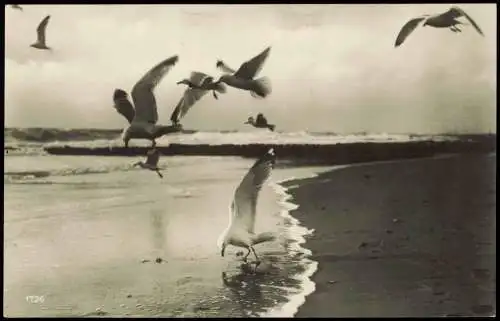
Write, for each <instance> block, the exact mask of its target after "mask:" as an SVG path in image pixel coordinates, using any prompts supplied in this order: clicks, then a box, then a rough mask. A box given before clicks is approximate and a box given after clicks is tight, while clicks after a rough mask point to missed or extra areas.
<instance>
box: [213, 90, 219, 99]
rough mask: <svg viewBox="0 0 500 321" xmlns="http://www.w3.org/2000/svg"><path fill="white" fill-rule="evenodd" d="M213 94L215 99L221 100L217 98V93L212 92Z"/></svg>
mask: <svg viewBox="0 0 500 321" xmlns="http://www.w3.org/2000/svg"><path fill="white" fill-rule="evenodd" d="M212 94H213V95H214V98H215V99H219V98H218V97H217V94H216V93H215V90H214V91H213V92H212Z"/></svg>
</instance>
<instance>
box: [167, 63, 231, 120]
mask: <svg viewBox="0 0 500 321" xmlns="http://www.w3.org/2000/svg"><path fill="white" fill-rule="evenodd" d="M213 80H214V79H213V77H210V76H208V75H207V74H204V73H202V72H198V71H193V72H192V73H191V77H189V79H183V80H181V81H179V82H177V84H178V85H180V84H184V85H187V86H188V88H186V90H185V91H184V94H183V95H182V98H181V100H180V101H179V103H178V104H177V106H175V109H174V112H173V113H172V116H171V117H170V120H171V121H172V123H174V124H177V123H179V121H180V119H181V118H182V117H184V116H185V115H186V114H187V112H188V111H189V109H191V107H193V105H194V104H195V103H196V102H197V101H198V100H200V99H201V98H202V97H203V96H205V94H206V93H207V92H208V91H210V90H211V91H212V92H213V96H214V98H215V99H218V98H217V94H216V92H218V93H221V94H223V93H225V92H226V85H224V84H223V83H215V82H214V81H213Z"/></svg>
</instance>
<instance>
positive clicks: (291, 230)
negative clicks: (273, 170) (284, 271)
mask: <svg viewBox="0 0 500 321" xmlns="http://www.w3.org/2000/svg"><path fill="white" fill-rule="evenodd" d="M315 176H317V174H312V175H310V176H309V177H315ZM288 180H289V179H287V180H286V181H288ZM270 186H271V187H272V189H273V190H274V191H275V192H276V193H277V194H278V195H280V196H281V200H280V202H279V203H280V205H281V207H282V208H283V210H282V211H281V216H282V217H283V218H285V219H286V220H287V221H288V222H289V226H288V238H289V239H291V240H292V241H293V242H290V243H289V246H288V247H289V249H288V251H289V252H291V253H290V254H292V255H293V254H295V255H298V256H300V257H301V258H300V265H302V266H304V267H305V268H304V270H303V271H302V272H301V273H298V274H297V275H294V276H292V278H293V279H294V280H296V281H297V282H298V283H299V284H300V288H299V289H297V290H295V291H290V289H289V288H287V289H286V290H287V292H288V295H287V302H285V303H284V304H281V305H278V306H275V307H273V308H271V309H268V310H267V311H266V312H264V313H260V315H259V316H260V317H289V318H290V317H293V316H294V315H295V314H296V313H297V311H298V309H299V307H300V306H301V305H302V304H304V302H305V299H306V297H307V296H308V295H309V294H311V293H313V292H314V291H315V289H316V284H315V283H314V282H313V281H312V280H311V277H312V276H313V275H314V273H315V272H316V271H317V269H318V262H316V261H313V260H311V259H309V258H308V256H310V255H311V254H312V253H311V251H310V250H308V249H306V248H304V247H302V246H301V245H302V244H304V243H305V242H306V240H305V237H306V236H308V235H311V234H312V233H313V232H314V230H309V229H307V228H305V227H304V226H301V224H300V222H299V220H297V219H295V218H294V217H293V216H292V215H291V214H290V211H292V210H295V209H297V208H298V207H299V205H297V204H294V203H292V202H289V200H290V198H291V197H292V196H291V195H290V194H288V193H287V188H285V187H283V186H281V185H280V184H279V183H271V184H270Z"/></svg>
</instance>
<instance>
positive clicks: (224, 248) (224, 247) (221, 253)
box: [220, 245, 226, 257]
mask: <svg viewBox="0 0 500 321" xmlns="http://www.w3.org/2000/svg"><path fill="white" fill-rule="evenodd" d="M224 251H226V246H225V245H223V246H222V249H221V250H220V256H222V257H224Z"/></svg>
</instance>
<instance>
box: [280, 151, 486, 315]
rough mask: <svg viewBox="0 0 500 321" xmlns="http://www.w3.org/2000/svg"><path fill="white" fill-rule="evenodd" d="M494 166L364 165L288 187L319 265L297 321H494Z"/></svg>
mask: <svg viewBox="0 0 500 321" xmlns="http://www.w3.org/2000/svg"><path fill="white" fill-rule="evenodd" d="M495 162H496V154H495V155H485V154H484V155H464V156H452V157H442V158H427V159H420V160H418V159H417V160H405V161H391V162H379V163H367V164H360V165H355V166H352V167H347V168H342V169H338V170H334V171H332V172H328V173H324V174H321V175H319V176H318V177H315V178H310V179H305V180H300V181H299V180H296V181H289V182H288V183H287V184H285V185H286V186H288V187H289V192H290V193H291V194H292V195H293V200H292V202H294V203H296V204H299V205H300V207H299V208H298V209H297V210H296V211H294V212H293V213H292V215H293V216H294V217H296V218H298V219H299V220H300V221H301V222H302V224H303V225H304V226H307V227H308V228H313V229H315V232H314V234H313V235H312V236H311V237H309V238H308V239H307V243H306V245H305V246H306V248H308V249H310V250H312V252H313V256H312V259H313V260H316V261H318V262H319V268H318V271H317V272H316V273H315V275H314V276H313V281H314V282H315V283H316V291H315V292H314V293H312V294H311V295H310V296H308V297H307V299H306V302H305V304H304V305H303V306H302V307H301V308H300V309H299V312H298V314H297V315H296V316H297V317H352V316H357V317H396V316H407V317H410V316H415V317H416V316H422V317H423V316H445V315H448V316H454V315H455V316H491V315H494V314H495V311H496V303H495V301H496V300H495V296H496V288H495V281H496V272H495V271H496V263H495V262H496V259H495V257H496V244H495V237H496V229H495V224H496V217H495V213H496V212H495V209H496V201H495V200H496V198H495V193H496V188H495V177H496V169H495Z"/></svg>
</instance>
